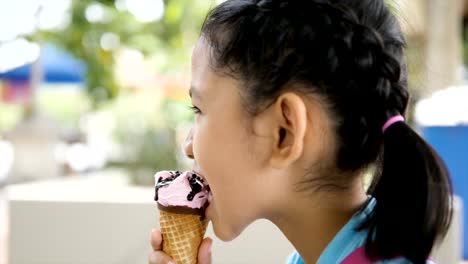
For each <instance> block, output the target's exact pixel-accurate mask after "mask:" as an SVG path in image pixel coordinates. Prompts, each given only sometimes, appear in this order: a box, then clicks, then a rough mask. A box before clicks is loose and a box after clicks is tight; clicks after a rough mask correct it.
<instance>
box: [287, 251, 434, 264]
mask: <svg viewBox="0 0 468 264" xmlns="http://www.w3.org/2000/svg"><path fill="white" fill-rule="evenodd" d="M286 263H287V264H304V261H303V260H302V258H301V256H300V255H299V253H298V252H297V251H294V253H292V254H291V255H290V256H289V258H288V261H287V262H286ZM340 264H412V262H411V261H409V260H408V259H406V258H395V259H390V260H382V261H377V262H371V261H369V260H364V262H363V261H362V259H353V258H347V259H345V260H344V261H343V262H341V263H340ZM426 264H436V263H435V262H434V261H432V260H427V261H426Z"/></svg>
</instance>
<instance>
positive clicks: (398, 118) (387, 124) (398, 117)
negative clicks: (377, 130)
mask: <svg viewBox="0 0 468 264" xmlns="http://www.w3.org/2000/svg"><path fill="white" fill-rule="evenodd" d="M404 121H405V118H404V117H403V116H402V115H396V116H394V117H392V118H390V119H388V120H387V122H385V124H384V125H383V127H382V133H385V130H387V128H389V127H390V126H391V125H393V124H395V123H397V122H404Z"/></svg>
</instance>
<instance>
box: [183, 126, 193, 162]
mask: <svg viewBox="0 0 468 264" xmlns="http://www.w3.org/2000/svg"><path fill="white" fill-rule="evenodd" d="M184 153H185V156H187V157H188V158H189V159H194V156H193V129H190V131H189V133H188V135H187V138H186V139H185V143H184Z"/></svg>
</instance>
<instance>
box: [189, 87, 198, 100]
mask: <svg viewBox="0 0 468 264" xmlns="http://www.w3.org/2000/svg"><path fill="white" fill-rule="evenodd" d="M189 95H190V98H198V99H201V96H200V92H199V91H198V90H197V89H196V88H195V87H194V86H191V87H190V90H189Z"/></svg>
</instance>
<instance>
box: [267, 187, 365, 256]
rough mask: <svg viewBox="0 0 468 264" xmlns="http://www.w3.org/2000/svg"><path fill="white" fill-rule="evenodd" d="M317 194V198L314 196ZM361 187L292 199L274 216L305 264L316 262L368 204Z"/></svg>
mask: <svg viewBox="0 0 468 264" xmlns="http://www.w3.org/2000/svg"><path fill="white" fill-rule="evenodd" d="M311 196H313V197H311ZM366 199H367V196H366V194H365V191H364V190H363V188H362V187H361V186H356V189H355V188H353V189H352V190H347V191H345V192H340V193H322V194H317V195H309V196H307V197H306V195H304V194H302V196H298V197H295V198H294V199H291V202H290V207H289V206H288V207H289V208H287V210H285V212H284V213H282V214H279V215H277V216H276V217H272V218H271V219H270V220H271V221H272V222H273V223H274V224H276V225H277V226H278V227H279V229H280V230H281V231H282V232H283V233H284V234H285V236H286V237H287V238H288V239H289V241H291V243H292V244H293V246H294V247H295V248H296V250H297V251H298V252H299V254H300V255H301V257H302V258H303V260H304V263H305V264H315V263H316V262H317V260H318V259H319V257H320V255H321V254H322V252H323V251H324V250H325V248H326V247H327V245H328V244H329V243H330V242H331V240H332V239H333V238H334V237H335V235H336V234H337V233H338V232H339V231H340V230H341V228H342V227H343V226H344V225H345V224H346V223H347V222H348V221H349V219H350V218H351V217H352V216H353V214H354V213H355V212H356V211H357V210H358V209H359V208H360V207H361V206H362V205H363V204H364V203H365V201H366Z"/></svg>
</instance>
